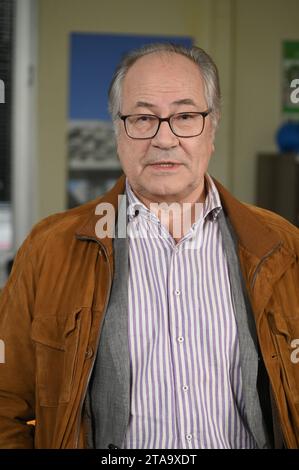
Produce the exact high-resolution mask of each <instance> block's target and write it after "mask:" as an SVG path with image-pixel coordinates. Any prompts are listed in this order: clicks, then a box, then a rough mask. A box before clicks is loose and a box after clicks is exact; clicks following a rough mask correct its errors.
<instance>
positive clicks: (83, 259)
mask: <svg viewBox="0 0 299 470" xmlns="http://www.w3.org/2000/svg"><path fill="white" fill-rule="evenodd" d="M215 184H216V186H217V188H218V190H219V193H220V197H221V201H222V204H223V208H224V210H225V212H226V213H227V215H228V217H229V219H230V222H231V224H232V226H233V228H234V230H235V233H236V236H237V240H238V255H239V259H240V264H241V269H242V272H243V276H244V280H245V284H246V287H247V291H248V294H249V298H250V301H251V305H252V308H253V312H254V317H255V323H256V329H257V336H258V340H259V344H260V349H261V353H262V356H263V360H264V363H265V367H266V370H267V373H268V376H269V379H270V384H271V387H272V393H273V398H274V402H275V403H276V408H277V410H278V420H279V425H280V427H281V431H282V434H283V437H284V442H285V445H286V447H288V448H298V447H299V362H298V363H297V359H296V358H297V357H298V360H299V354H298V355H296V350H295V349H294V347H297V348H298V346H299V262H298V253H299V230H298V229H297V228H296V227H294V226H293V225H291V224H290V223H288V222H287V221H286V220H284V219H282V218H281V217H279V216H277V215H275V214H273V213H271V212H269V211H266V210H263V209H259V208H256V207H253V206H249V205H245V204H242V203H240V202H239V201H237V200H236V199H235V198H234V197H232V195H231V194H230V193H229V192H228V191H227V190H225V189H224V188H223V187H222V186H221V185H220V184H219V183H218V182H217V181H215ZM124 185H125V176H124V175H122V177H121V178H120V179H119V180H118V182H117V184H116V185H115V186H114V188H113V189H112V190H111V191H109V192H108V193H107V194H105V195H104V196H102V197H101V198H99V199H97V200H95V201H91V202H89V203H87V204H84V205H82V206H80V207H78V208H75V209H72V210H70V211H67V212H64V213H60V214H56V215H53V216H50V217H48V218H46V219H44V220H43V221H41V222H40V223H38V224H37V225H36V226H35V227H34V228H33V230H32V232H31V233H30V235H29V236H28V237H27V239H26V240H25V242H24V243H23V245H22V247H21V248H20V250H19V251H18V254H17V257H16V259H15V262H14V267H13V271H12V273H11V276H10V278H9V280H8V282H7V284H6V286H5V288H4V290H3V292H2V294H1V296H0V340H2V341H3V342H4V345H5V362H4V363H0V447H1V448H34V447H35V448H82V447H83V448H84V447H85V446H86V443H85V433H84V425H83V418H82V409H83V404H84V399H85V396H86V391H87V387H88V383H89V379H90V376H91V371H92V367H93V364H94V359H95V353H96V351H97V347H98V342H99V337H100V332H101V326H102V320H103V317H104V313H105V309H106V304H107V301H108V298H109V292H110V287H111V283H112V276H113V270H114V260H113V245H112V239H111V238H108V237H106V238H102V239H99V238H97V236H96V233H95V226H96V223H97V221H98V220H99V216H98V215H96V214H95V207H96V205H97V204H98V203H100V202H103V201H106V202H110V203H112V204H113V205H114V206H115V208H116V209H117V203H118V195H119V194H122V193H124V187H125V186H124ZM95 287H96V288H95ZM296 339H298V341H297V342H296V341H295V340H296ZM2 344H3V343H2ZM292 353H293V355H292ZM30 420H36V425H35V426H32V425H30V424H27V422H28V421H30Z"/></svg>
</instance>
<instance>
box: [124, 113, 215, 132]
mask: <svg viewBox="0 0 299 470" xmlns="http://www.w3.org/2000/svg"><path fill="white" fill-rule="evenodd" d="M210 113H211V110H210V109H207V111H185V112H184V113H174V114H171V115H170V116H168V117H166V118H161V117H159V116H156V115H155V114H142V113H140V114H121V113H118V117H119V118H120V119H121V120H122V121H123V123H124V127H125V131H126V134H127V136H128V137H130V139H134V140H149V139H153V138H154V137H156V135H157V134H158V132H159V129H160V126H161V122H168V125H169V127H170V130H171V132H172V133H173V134H174V135H175V136H176V137H180V138H181V139H190V138H192V137H198V136H199V135H201V134H202V133H203V131H204V128H205V121H206V117H207V116H208V114H210ZM184 114H197V115H198V114H200V115H201V116H202V117H203V125H202V130H201V131H200V132H199V133H198V134H195V135H187V136H186V135H179V134H177V133H176V132H174V130H173V129H172V127H171V124H170V120H171V118H172V117H173V116H177V115H184ZM132 116H150V117H156V118H157V119H158V120H159V124H158V127H157V130H156V132H155V134H154V135H153V136H151V137H132V136H131V135H130V134H129V133H128V130H127V124H126V120H127V118H128V117H132Z"/></svg>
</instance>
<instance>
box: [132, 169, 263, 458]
mask: <svg viewBox="0 0 299 470" xmlns="http://www.w3.org/2000/svg"><path fill="white" fill-rule="evenodd" d="M206 186H207V188H208V191H207V196H206V199H205V203H204V205H203V210H202V212H201V215H200V216H199V217H198V219H197V220H196V222H195V223H194V224H193V225H192V227H191V228H190V230H189V231H188V233H187V234H186V235H185V236H184V237H183V238H182V239H181V240H180V241H179V242H178V243H176V242H175V241H174V239H173V238H172V236H171V235H170V234H169V232H168V230H167V229H166V227H165V226H164V225H162V224H161V223H160V221H159V219H158V218H157V217H156V216H155V215H154V214H153V213H152V212H150V211H149V209H148V208H147V207H146V206H145V205H144V204H143V203H142V202H141V201H140V200H139V199H138V198H137V197H136V195H135V194H134V193H133V191H132V188H131V187H130V184H129V182H128V180H127V181H126V192H127V197H128V202H129V209H128V217H129V221H130V223H129V226H130V225H131V226H132V224H133V227H134V230H136V231H137V232H138V233H140V232H142V231H144V233H147V234H148V233H149V232H151V231H152V232H151V233H155V234H157V233H158V236H143V237H142V236H139V237H137V236H133V234H134V233H137V232H134V231H133V230H132V232H131V233H132V236H130V233H129V237H128V239H129V279H128V337H129V352H130V367H131V405H130V406H131V410H130V421H129V425H128V428H127V432H126V436H125V439H124V442H123V448H124V449H126V448H127V449H129V448H134V449H142V448H143V449H173V448H176V449H205V448H225V449H228V448H255V447H256V444H255V441H254V439H253V437H252V435H251V434H250V432H249V431H248V428H247V426H246V418H245V411H244V401H243V394H242V388H243V384H242V376H241V368H240V352H239V342H238V335H237V326H236V321H235V316H234V309H233V301H232V293H231V288H230V282H229V276H228V267H227V260H226V255H225V250H224V246H223V242H222V237H221V233H220V230H219V224H218V221H217V216H218V214H219V211H221V210H222V207H221V201H220V197H219V194H218V191H217V189H216V187H215V185H214V183H213V181H212V179H211V178H210V177H209V175H208V174H207V175H206ZM137 208H138V211H139V213H138V215H135V211H136V209H137ZM190 243H192V249H190Z"/></svg>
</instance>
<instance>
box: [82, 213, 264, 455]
mask: <svg viewBox="0 0 299 470" xmlns="http://www.w3.org/2000/svg"><path fill="white" fill-rule="evenodd" d="M120 211H126V206H125V205H124V204H122V206H121V207H120ZM121 214H122V216H124V215H125V212H121ZM218 220H219V224H220V229H221V233H222V237H223V241H224V245H225V250H226V254H227V260H228V268H229V276H230V283H231V288H232V297H233V302H234V310H235V314H236V322H237V328H238V334H239V343H240V360H241V368H242V378H243V394H244V401H245V410H246V419H247V423H248V427H249V429H250V431H251V433H252V435H253V437H254V438H255V440H256V442H257V445H258V447H259V448H261V449H263V448H269V447H270V446H271V445H270V439H269V437H268V435H267V431H266V426H265V420H264V416H263V414H262V409H261V404H260V396H259V394H258V390H257V381H258V369H259V364H260V357H259V354H258V346H257V340H256V332H255V325H254V318H253V314H252V311H251V307H250V304H249V301H248V298H247V295H246V290H245V287H244V284H243V282H242V275H241V270H240V266H239V261H238V257H237V253H236V241H235V240H234V238H233V237H234V235H233V231H232V228H231V226H230V224H229V221H228V220H227V219H226V217H225V215H224V213H223V211H221V212H220V213H219V216H218ZM116 235H117V230H116ZM113 243H114V257H115V258H114V259H115V274H114V279H113V285H112V290H111V294H110V300H109V303H108V307H107V310H106V315H105V319H104V322H103V327H102V332H101V338H100V343H99V348H98V352H97V357H96V361H95V364H94V369H93V374H92V378H91V382H90V386H89V390H88V394H87V397H86V408H85V409H86V413H87V416H89V417H90V420H89V421H90V424H91V425H90V426H89V436H88V442H89V447H91V448H97V449H107V448H109V446H110V448H112V447H111V445H113V446H117V447H120V448H121V447H122V444H123V441H124V439H125V433H126V429H127V426H128V423H129V417H130V361H129V345H128V299H127V288H128V287H127V280H128V240H127V238H114V240H113Z"/></svg>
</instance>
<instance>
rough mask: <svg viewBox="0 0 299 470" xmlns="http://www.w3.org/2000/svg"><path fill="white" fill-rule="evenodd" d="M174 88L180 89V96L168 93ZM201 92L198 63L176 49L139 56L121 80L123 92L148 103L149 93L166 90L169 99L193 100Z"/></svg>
mask: <svg viewBox="0 0 299 470" xmlns="http://www.w3.org/2000/svg"><path fill="white" fill-rule="evenodd" d="M184 91H185V92H184ZM177 92H182V96H179V97H175V96H173V97H172V96H171V95H172V94H174V95H175V94H176V93H177ZM202 92H203V82H202V76H201V72H200V69H199V67H198V66H197V64H195V63H194V62H193V61H191V60H190V59H189V58H187V57H185V56H182V55H180V54H175V53H167V54H165V53H163V54H160V53H159V54H157V53H154V54H148V55H146V56H143V57H141V58H140V59H138V60H137V61H136V62H135V63H134V64H133V65H132V66H131V67H130V69H129V70H128V72H127V74H126V77H125V79H124V82H123V94H124V95H125V96H130V97H131V98H133V99H134V101H136V102H137V101H144V102H148V103H151V102H152V95H153V94H159V93H161V94H162V95H164V94H167V95H168V96H169V98H170V101H175V100H183V99H185V100H188V99H189V100H192V99H193V100H194V98H195V95H197V96H198V94H199V95H201V94H202ZM182 104H192V103H187V102H186V103H182Z"/></svg>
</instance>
